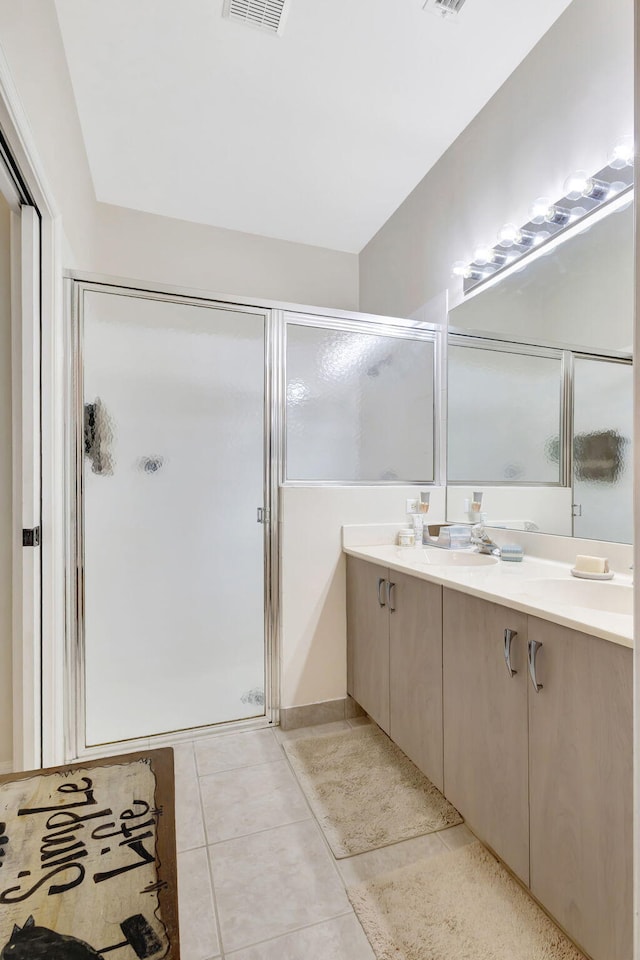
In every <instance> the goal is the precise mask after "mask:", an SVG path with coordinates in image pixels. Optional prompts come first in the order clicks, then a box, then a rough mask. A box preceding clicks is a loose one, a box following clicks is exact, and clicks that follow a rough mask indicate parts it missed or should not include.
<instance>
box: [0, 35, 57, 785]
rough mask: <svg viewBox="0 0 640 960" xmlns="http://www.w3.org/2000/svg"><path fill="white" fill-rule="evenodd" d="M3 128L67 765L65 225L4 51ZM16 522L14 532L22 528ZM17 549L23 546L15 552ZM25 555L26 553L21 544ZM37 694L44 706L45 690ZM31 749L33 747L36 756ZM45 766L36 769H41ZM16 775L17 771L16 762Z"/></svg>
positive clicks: (50, 726)
mask: <svg viewBox="0 0 640 960" xmlns="http://www.w3.org/2000/svg"><path fill="white" fill-rule="evenodd" d="M0 129H1V130H2V132H3V134H4V137H5V139H6V141H7V144H8V145H9V148H10V150H11V153H12V155H13V159H14V161H15V163H16V164H17V166H18V168H19V170H20V174H21V176H22V179H23V181H24V183H25V185H26V187H27V188H28V191H29V193H30V194H31V198H32V200H33V202H34V204H35V206H36V208H37V210H38V212H39V214H40V218H41V220H40V228H41V267H42V304H41V307H42V313H41V322H42V329H43V333H44V335H43V339H42V344H41V361H42V367H41V389H42V396H43V397H44V399H45V403H44V409H43V423H42V428H43V431H44V436H43V440H42V454H43V460H42V516H41V525H42V534H43V540H42V547H41V552H42V602H43V608H42V609H43V613H42V669H43V690H42V697H43V702H44V705H45V711H46V712H45V713H44V716H45V717H46V723H45V724H44V725H43V724H42V717H40V718H39V720H40V722H39V724H38V726H39V727H40V728H42V727H43V726H44V731H43V732H44V737H43V757H42V762H43V763H44V764H45V765H55V764H57V763H61V762H62V760H63V759H64V756H63V754H64V739H63V729H64V727H63V722H62V718H61V714H62V704H63V688H62V683H61V673H60V671H61V669H62V665H63V662H64V659H63V658H64V617H63V602H64V583H65V571H64V526H63V521H62V519H61V509H60V507H61V504H60V500H61V496H62V494H61V491H62V490H63V476H62V473H61V468H60V465H61V463H62V458H63V452H64V448H63V445H62V442H61V439H60V438H61V434H62V433H63V430H64V421H63V419H62V417H61V416H60V412H59V410H60V393H61V389H62V388H61V380H60V379H59V371H60V368H61V364H62V362H63V357H64V352H63V350H64V346H63V339H62V333H61V331H62V329H63V328H62V297H61V294H60V285H61V270H60V262H59V261H60V250H61V237H60V221H59V217H58V213H59V212H58V209H57V206H56V204H55V201H54V199H53V194H52V191H51V189H50V187H49V184H48V183H47V179H46V176H45V174H44V171H43V166H42V163H41V161H40V158H39V156H38V153H37V150H36V147H35V141H34V137H33V134H32V132H31V128H30V125H29V121H28V118H27V115H26V113H25V110H24V107H23V106H22V103H21V101H20V97H19V94H18V91H17V89H16V86H15V84H14V82H13V78H12V76H11V72H10V70H9V66H8V64H7V61H6V58H5V56H4V52H3V51H2V49H1V48H0ZM17 522H18V521H17V520H16V527H17ZM16 549H18V547H16ZM19 549H20V551H22V547H21V546H20V548H19ZM32 695H33V697H34V700H35V698H36V697H37V699H38V703H39V702H40V700H39V697H40V691H39V690H38V691H36V690H33V691H32ZM34 747H35V745H34V744H31V745H30V751H31V753H32V754H33V752H34ZM39 765H40V764H38V766H39ZM14 769H18V766H17V763H16V762H15V761H14Z"/></svg>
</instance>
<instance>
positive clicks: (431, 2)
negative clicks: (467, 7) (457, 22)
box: [422, 0, 465, 17]
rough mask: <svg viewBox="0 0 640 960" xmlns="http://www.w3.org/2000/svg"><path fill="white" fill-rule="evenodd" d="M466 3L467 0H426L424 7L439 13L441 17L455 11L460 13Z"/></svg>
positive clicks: (450, 14)
mask: <svg viewBox="0 0 640 960" xmlns="http://www.w3.org/2000/svg"><path fill="white" fill-rule="evenodd" d="M464 3H465V0H425V2H424V4H423V5H422V9H423V10H430V11H431V12H432V13H439V14H440V16H441V17H450V16H452V15H453V14H454V13H460V11H461V10H462V8H463V6H464Z"/></svg>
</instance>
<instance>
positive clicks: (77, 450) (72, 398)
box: [64, 277, 282, 761]
mask: <svg viewBox="0 0 640 960" xmlns="http://www.w3.org/2000/svg"><path fill="white" fill-rule="evenodd" d="M86 292H98V293H103V294H113V295H117V296H127V297H134V298H142V299H145V300H157V301H162V302H173V303H179V304H183V305H190V306H198V307H204V308H205V309H206V308H209V309H219V310H224V311H226V312H236V313H241V314H253V315H256V316H260V317H262V318H263V320H264V395H263V410H264V425H263V504H262V506H263V509H264V510H265V511H266V518H265V522H264V541H263V542H264V546H263V551H264V672H265V714H264V717H262V716H260V717H258V718H252V719H249V720H238V721H230V722H226V723H223V724H220V723H218V724H212V725H211V726H203V727H196V728H191V729H189V730H179V731H175V732H171V733H161V734H157V735H154V736H151V737H144V738H136V739H131V740H126V741H119V743H121V744H123V745H125V746H126V749H127V750H134V749H136V748H138V747H140V748H143V747H147V746H148V745H149V743H151V745H152V746H161V745H162V744H163V743H165V742H169V741H171V742H176V741H179V740H181V739H184V740H187V739H195V738H198V737H203V736H208V735H211V732H212V730H213V729H219V728H220V727H224V729H225V731H229V730H231V729H234V728H238V729H246V728H247V727H256V726H265V725H267V724H271V723H277V722H278V720H279V707H280V641H279V589H278V584H279V555H280V550H279V513H278V476H279V474H280V470H281V466H280V463H279V459H278V458H279V451H280V449H281V446H282V445H281V437H280V430H281V417H280V414H279V409H280V404H279V402H278V396H279V391H280V389H281V387H280V378H279V375H278V366H279V363H278V361H279V354H278V351H279V339H280V334H279V331H278V329H277V326H278V324H277V319H276V317H275V316H274V313H275V311H273V310H271V309H269V308H261V307H258V306H244V305H243V304H241V303H235V302H226V301H222V300H213V299H211V300H209V299H208V298H204V297H197V296H189V295H183V294H173V293H163V292H159V291H155V290H148V289H146V288H145V289H138V288H136V287H133V286H124V285H118V284H116V283H110V282H100V281H85V280H79V279H73V278H71V277H69V278H67V279H65V302H66V315H67V325H66V335H67V338H68V339H67V344H68V349H67V350H66V356H67V364H68V366H67V370H66V374H67V376H66V382H67V396H66V416H65V449H66V454H67V455H66V465H65V466H66V483H65V489H66V502H65V512H66V518H67V522H66V525H65V526H66V531H67V543H66V557H67V562H66V569H67V583H66V642H65V686H66V690H65V704H66V716H65V745H64V751H65V760H66V761H69V760H75V759H77V758H82V757H86V758H91V757H96V756H101V755H105V754H111V753H113V752H114V749H116V747H117V744H108V745H107V744H101V745H99V746H87V744H86V734H85V731H86V710H87V702H86V682H85V666H86V648H85V642H86V637H85V630H84V624H85V616H84V615H85V610H84V595H85V594H84V588H85V562H84V482H83V481H84V432H83V430H84V427H83V414H84V395H83V386H84V383H83V380H84V377H83V367H84V342H83V326H84V304H83V301H84V295H85V293H86ZM256 506H259V505H258V504H256Z"/></svg>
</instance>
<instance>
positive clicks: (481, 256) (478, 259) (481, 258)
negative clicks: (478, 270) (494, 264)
mask: <svg viewBox="0 0 640 960" xmlns="http://www.w3.org/2000/svg"><path fill="white" fill-rule="evenodd" d="M492 254H493V251H492V249H491V247H476V249H475V252H474V254H473V262H474V263H477V264H478V265H479V266H481V267H484V266H485V264H487V263H489V262H490V261H491V259H492Z"/></svg>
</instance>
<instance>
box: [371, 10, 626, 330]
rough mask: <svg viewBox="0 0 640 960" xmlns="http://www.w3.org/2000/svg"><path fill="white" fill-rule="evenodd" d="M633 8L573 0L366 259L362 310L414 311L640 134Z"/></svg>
mask: <svg viewBox="0 0 640 960" xmlns="http://www.w3.org/2000/svg"><path fill="white" fill-rule="evenodd" d="M633 7H634V3H633V0H616V2H615V4H613V3H603V2H602V0H573V3H572V4H571V5H570V6H569V7H568V8H567V10H566V11H565V13H564V14H563V15H562V16H561V17H560V18H559V19H558V20H557V22H556V23H555V24H554V26H553V27H552V28H551V30H550V31H549V32H548V33H547V34H546V35H545V36H544V37H543V38H542V39H541V40H540V42H539V43H538V44H537V45H536V47H534V49H533V50H532V52H531V53H530V54H529V56H528V57H527V58H526V59H525V60H524V61H523V63H522V64H521V65H520V66H519V67H518V68H517V69H516V70H515V71H514V72H513V74H512V75H511V76H510V77H509V79H508V80H507V81H506V83H505V84H504V85H503V86H502V87H501V88H500V90H499V91H498V92H497V93H496V94H495V96H494V97H493V98H492V99H491V100H490V101H489V103H488V104H487V106H486V107H484V109H483V110H482V111H481V112H480V113H479V114H478V116H477V117H476V118H475V119H474V120H473V121H472V122H471V123H470V124H469V126H468V127H467V128H466V130H464V131H463V133H462V134H461V135H460V136H459V137H458V139H457V140H456V141H455V143H454V144H453V145H452V146H451V147H450V148H449V150H447V152H446V153H445V154H444V155H443V157H442V158H441V159H440V161H439V162H438V163H437V164H436V166H435V167H434V168H433V169H432V170H431V171H430V172H429V173H428V174H427V175H426V176H425V178H424V179H423V180H422V181H421V182H420V183H419V184H418V186H417V187H416V188H415V190H414V191H413V192H412V193H411V194H410V195H409V197H407V199H406V200H405V202H404V203H403V204H402V205H401V206H400V207H399V209H398V210H397V211H396V212H395V213H394V214H393V216H392V217H391V218H390V219H389V220H388V221H387V223H386V224H385V225H384V226H383V227H382V228H381V230H380V231H379V232H378V233H377V234H376V236H375V237H374V238H373V239H372V240H371V242H370V243H369V244H368V245H367V246H366V247H365V249H364V250H363V251H362V253H361V255H360V308H361V309H362V310H366V311H368V312H371V313H381V314H389V315H391V316H403V317H409V316H411V315H413V314H414V313H415V312H416V311H417V310H418V309H419V308H420V307H421V306H422V304H424V303H425V302H426V301H428V300H430V299H431V298H432V297H434V296H435V295H436V294H438V293H439V292H440V291H442V290H445V289H446V288H447V287H448V286H449V282H450V276H451V265H452V263H453V262H454V261H455V260H465V259H467V258H468V259H471V257H472V254H473V251H474V249H475V248H476V247H477V246H478V245H480V244H485V243H487V242H489V243H493V242H495V239H494V238H495V237H496V233H497V231H498V230H499V228H500V227H501V226H502V224H503V223H506V222H509V221H513V222H515V223H518V224H520V223H524V222H525V221H526V220H527V219H528V216H527V211H528V208H529V206H530V204H531V203H532V201H533V200H534V199H535V198H536V197H539V196H550V197H552V198H556V197H559V196H562V193H563V190H562V186H563V183H564V180H565V178H566V177H567V175H568V174H569V173H571V172H572V171H573V170H576V169H585V170H587V171H589V172H592V171H596V170H599V169H600V168H601V167H603V166H604V165H605V163H606V158H607V153H608V150H609V149H610V148H611V147H612V146H613V144H614V143H615V142H616V140H617V139H618V138H619V137H620V136H622V135H623V134H628V133H630V132H631V131H632V130H633V35H634V34H633ZM496 29H499V24H498V25H496ZM469 83H473V77H470V78H469ZM425 122H428V120H426V121H425Z"/></svg>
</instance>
